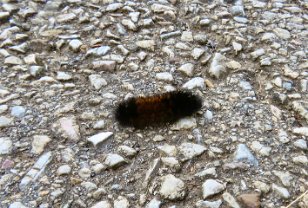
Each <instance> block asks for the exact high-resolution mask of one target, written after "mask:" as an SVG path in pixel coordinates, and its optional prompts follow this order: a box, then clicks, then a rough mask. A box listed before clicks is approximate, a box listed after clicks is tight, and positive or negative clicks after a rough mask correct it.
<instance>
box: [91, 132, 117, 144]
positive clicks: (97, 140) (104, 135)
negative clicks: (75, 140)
mask: <svg viewBox="0 0 308 208" xmlns="http://www.w3.org/2000/svg"><path fill="white" fill-rule="evenodd" d="M112 135H113V133H112V132H101V133H99V134H95V135H93V136H91V137H89V138H88V139H87V140H88V141H89V142H91V143H92V144H93V145H94V146H95V147H96V146H97V145H99V144H101V143H102V142H104V141H105V140H107V139H108V138H110V137H111V136H112Z"/></svg>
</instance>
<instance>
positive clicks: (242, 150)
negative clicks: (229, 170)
mask: <svg viewBox="0 0 308 208" xmlns="http://www.w3.org/2000/svg"><path fill="white" fill-rule="evenodd" d="M234 160H235V161H236V162H243V161H244V162H248V163H250V164H252V165H254V166H258V161H257V159H256V158H255V157H254V156H253V154H252V153H251V152H250V150H249V149H248V147H247V146H246V145H245V144H239V145H238V146H237V148H236V151H235V153H234Z"/></svg>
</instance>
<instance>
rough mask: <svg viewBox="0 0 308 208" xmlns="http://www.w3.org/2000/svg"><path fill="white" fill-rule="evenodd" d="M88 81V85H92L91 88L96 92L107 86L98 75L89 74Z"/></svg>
mask: <svg viewBox="0 0 308 208" xmlns="http://www.w3.org/2000/svg"><path fill="white" fill-rule="evenodd" d="M89 80H90V84H91V85H92V87H94V89H96V90H99V89H101V88H102V87H103V86H106V85H107V82H106V80H105V79H104V78H102V77H101V75H99V74H91V75H90V76H89Z"/></svg>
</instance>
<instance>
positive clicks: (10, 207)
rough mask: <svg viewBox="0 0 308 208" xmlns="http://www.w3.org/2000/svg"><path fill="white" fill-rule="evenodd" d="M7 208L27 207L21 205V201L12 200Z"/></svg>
mask: <svg viewBox="0 0 308 208" xmlns="http://www.w3.org/2000/svg"><path fill="white" fill-rule="evenodd" d="M9 208H27V207H26V206H25V205H23V204H22V203H21V202H14V203H12V204H10V206H9Z"/></svg>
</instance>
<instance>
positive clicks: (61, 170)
mask: <svg viewBox="0 0 308 208" xmlns="http://www.w3.org/2000/svg"><path fill="white" fill-rule="evenodd" d="M71 171H72V168H71V167H70V166H69V165H61V166H60V167H58V169H57V175H59V176H62V175H68V174H70V173H71Z"/></svg>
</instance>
